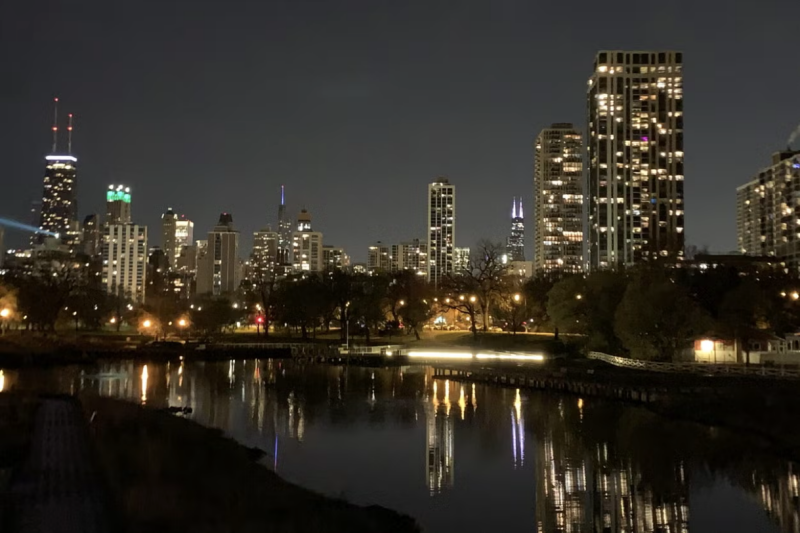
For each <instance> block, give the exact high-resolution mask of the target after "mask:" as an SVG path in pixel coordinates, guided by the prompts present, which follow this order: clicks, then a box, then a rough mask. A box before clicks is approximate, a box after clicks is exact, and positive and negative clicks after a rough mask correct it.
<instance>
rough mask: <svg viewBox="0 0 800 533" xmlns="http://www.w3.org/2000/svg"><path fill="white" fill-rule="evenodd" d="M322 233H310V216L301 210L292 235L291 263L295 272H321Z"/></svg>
mask: <svg viewBox="0 0 800 533" xmlns="http://www.w3.org/2000/svg"><path fill="white" fill-rule="evenodd" d="M322 260H323V257H322V233H320V232H318V231H312V229H311V214H310V213H309V212H308V211H306V210H305V209H303V210H302V211H300V214H299V215H298V216H297V231H295V232H294V233H293V234H292V261H293V268H294V270H295V272H322V271H323V270H324V265H323V262H322Z"/></svg>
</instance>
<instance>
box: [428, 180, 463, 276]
mask: <svg viewBox="0 0 800 533" xmlns="http://www.w3.org/2000/svg"><path fill="white" fill-rule="evenodd" d="M426 226H427V228H428V281H430V282H431V283H433V286H434V287H438V286H439V284H440V283H441V281H442V278H443V277H444V276H445V275H447V274H449V273H451V272H453V270H454V247H455V242H456V186H455V185H452V184H450V182H449V181H448V179H447V178H438V179H437V180H436V181H434V182H433V183H431V184H429V185H428V217H427V220H426Z"/></svg>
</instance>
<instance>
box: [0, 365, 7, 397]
mask: <svg viewBox="0 0 800 533" xmlns="http://www.w3.org/2000/svg"><path fill="white" fill-rule="evenodd" d="M5 388H6V376H5V375H4V374H3V371H2V370H0V392H3V389H5Z"/></svg>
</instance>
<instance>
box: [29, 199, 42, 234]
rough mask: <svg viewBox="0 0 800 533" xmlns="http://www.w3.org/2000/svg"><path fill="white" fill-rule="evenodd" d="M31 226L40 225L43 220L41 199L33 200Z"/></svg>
mask: <svg viewBox="0 0 800 533" xmlns="http://www.w3.org/2000/svg"><path fill="white" fill-rule="evenodd" d="M30 217H31V218H30V220H31V226H34V227H37V228H38V227H39V224H40V223H41V221H42V201H41V200H34V201H33V202H31V215H30Z"/></svg>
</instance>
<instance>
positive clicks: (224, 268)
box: [197, 213, 241, 296]
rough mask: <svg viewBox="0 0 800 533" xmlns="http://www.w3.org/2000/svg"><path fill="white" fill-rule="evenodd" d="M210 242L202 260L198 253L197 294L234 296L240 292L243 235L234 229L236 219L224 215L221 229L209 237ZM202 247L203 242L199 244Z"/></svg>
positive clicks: (212, 231)
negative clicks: (240, 255)
mask: <svg viewBox="0 0 800 533" xmlns="http://www.w3.org/2000/svg"><path fill="white" fill-rule="evenodd" d="M207 242H208V244H207V246H206V249H205V254H204V256H203V257H202V258H201V256H200V252H199V250H198V257H197V268H198V273H197V292H198V293H199V294H213V295H214V296H221V295H224V294H231V293H234V292H235V291H236V290H237V289H238V288H239V282H240V281H241V266H240V265H239V232H238V231H236V230H235V229H234V227H233V216H231V215H230V214H229V213H222V214H221V215H220V216H219V222H217V225H216V226H214V229H213V230H211V231H210V232H209V233H208V241H207ZM199 244H200V241H198V245H199ZM201 264H202V269H203V275H202V279H201V272H200V270H201ZM201 281H202V285H201Z"/></svg>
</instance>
